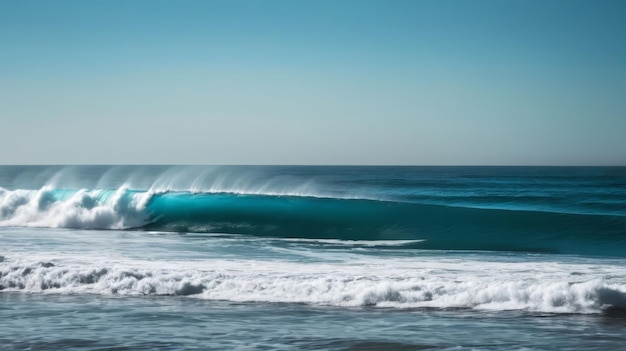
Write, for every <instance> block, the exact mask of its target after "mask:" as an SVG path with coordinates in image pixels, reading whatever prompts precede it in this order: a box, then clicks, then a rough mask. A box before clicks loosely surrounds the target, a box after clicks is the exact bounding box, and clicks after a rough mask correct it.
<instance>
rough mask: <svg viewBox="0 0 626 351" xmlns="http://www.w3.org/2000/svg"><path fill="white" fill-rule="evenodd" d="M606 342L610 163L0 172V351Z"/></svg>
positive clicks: (621, 258) (614, 335)
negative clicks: (558, 165)
mask: <svg viewBox="0 0 626 351" xmlns="http://www.w3.org/2000/svg"><path fill="white" fill-rule="evenodd" d="M60 349H63V350H183V349H190V350H193V349H195V350H207V349H213V350H625V349H626V168H624V167H365V166H364V167H352V166H345V167H335V166H223V167H218V166H0V350H60Z"/></svg>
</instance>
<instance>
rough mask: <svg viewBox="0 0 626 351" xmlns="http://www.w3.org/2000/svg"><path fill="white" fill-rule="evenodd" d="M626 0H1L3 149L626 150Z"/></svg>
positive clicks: (570, 159) (123, 156) (143, 158)
mask: <svg viewBox="0 0 626 351" xmlns="http://www.w3.org/2000/svg"><path fill="white" fill-rule="evenodd" d="M625 18H626V1H619V0H616V1H602V0H595V1H593V0H589V1H577V0H536V1H535V0H523V1H516V0H493V1H481V0H472V1H469V0H457V1H449V0H432V1H421V0H409V1H394V0H385V1H383V0H381V1H367V0H355V1H349V0H333V1H324V0H310V1H293V0H285V1H271V0H266V1H263V0H255V1H230V0H229V1H226V0H224V1H173V0H172V1H155V0H145V1H133V0H123V1H122V0H120V1H116V0H107V1H82V0H76V1H66V0H55V1H29V0H0V150H1V151H0V163H3V164H24V163H26V164H28V163H43V164H57V163H62V164H66V163H70V164H74V163H90V164H99V163H116V164H117V163H177V164H181V163H182V164H198V163H200V164H418V165H419V164H427V165H432V164H435V165H436V164H495V165H500V164H506V165H509V164H521V165H528V164H538V165H626V20H625Z"/></svg>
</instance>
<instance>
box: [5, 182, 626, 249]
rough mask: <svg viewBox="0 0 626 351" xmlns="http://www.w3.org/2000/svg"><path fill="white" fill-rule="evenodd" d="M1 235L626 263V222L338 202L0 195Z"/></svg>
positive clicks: (103, 193)
mask: <svg viewBox="0 0 626 351" xmlns="http://www.w3.org/2000/svg"><path fill="white" fill-rule="evenodd" d="M0 226H15V227H50V228H81V229H127V230H130V229H134V230H157V231H166V232H195V233H229V234H246V235H256V236H271V237H283V238H285V237H290V238H309V239H341V240H415V241H416V242H415V244H413V245H414V246H415V247H416V248H422V249H451V250H454V249H460V250H496V251H497V250H506V251H532V252H551V253H567V254H591V255H609V256H625V255H626V217H624V216H613V215H601V214H597V215H585V214H571V213H570V214H568V213H554V212H539V211H521V210H499V209H478V208H467V207H453V206H442V205H427V204H417V203H406V202H398V201H379V200H367V199H346V198H331V197H311V196H291V195H268V194H235V193H223V192H222V193H211V192H203V193H194V192H182V191H164V192H154V191H136V190H130V189H127V188H125V187H121V188H119V189H114V190H106V189H96V190H85V189H83V190H68V189H55V188H51V187H44V188H41V189H39V190H19V189H18V190H7V189H2V188H0Z"/></svg>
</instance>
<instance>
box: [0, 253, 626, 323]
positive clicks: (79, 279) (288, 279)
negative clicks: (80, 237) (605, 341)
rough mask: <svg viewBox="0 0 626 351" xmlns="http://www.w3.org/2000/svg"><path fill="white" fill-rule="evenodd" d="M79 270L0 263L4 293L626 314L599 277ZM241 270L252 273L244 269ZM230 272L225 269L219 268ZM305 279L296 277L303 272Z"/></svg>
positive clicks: (615, 289)
mask: <svg viewBox="0 0 626 351" xmlns="http://www.w3.org/2000/svg"><path fill="white" fill-rule="evenodd" d="M233 264H234V263H232V262H231V263H228V262H223V261H220V262H217V261H216V262H204V263H203V264H202V265H203V266H207V267H215V268H213V269H206V270H200V269H195V268H189V267H186V266H185V264H182V263H181V264H175V265H172V264H171V262H170V263H169V264H165V265H164V266H163V267H162V268H160V269H154V268H151V267H150V264H149V263H148V262H145V263H142V262H136V264H133V265H130V266H129V265H120V264H96V265H94V264H92V265H87V266H84V265H75V264H62V263H58V262H57V263H54V262H39V261H33V260H15V261H11V260H7V261H5V262H2V263H0V291H21V292H29V293H54V294H84V293H87V294H99V295H124V296H137V295H177V296H192V297H194V298H199V299H206V300H225V301H234V302H282V303H306V304H312V305H327V306H342V307H359V306H371V307H381V308H394V309H411V308H442V309H446V308H470V309H479V310H494V311H499V310H526V311H537V312H549V313H600V312H602V311H603V310H606V309H626V285H624V284H623V283H619V282H610V281H605V280H603V279H599V278H597V277H595V278H594V277H591V278H589V279H586V280H576V279H568V278H566V277H567V276H563V275H557V276H552V277H549V278H546V277H543V278H533V276H532V274H522V273H519V272H518V273H516V274H508V273H507V274H504V273H503V274H498V277H497V279H493V277H490V276H488V275H482V276H481V275H477V274H472V273H468V274H467V275H466V276H464V277H460V276H453V275H454V274H453V275H449V274H445V273H444V274H435V273H433V272H432V271H428V270H422V271H417V272H415V271H411V272H408V271H407V272H400V273H398V272H394V274H391V275H389V276H387V275H385V274H383V273H384V272H382V271H381V270H377V269H367V268H355V267H348V268H338V267H334V269H332V267H331V266H328V265H300V266H298V267H292V265H294V264H293V263H291V264H290V263H285V264H280V265H279V264H275V265H272V264H270V263H263V262H243V263H242V262H239V263H237V264H239V266H233ZM243 266H245V267H246V269H242V268H243ZM219 267H226V268H219ZM299 270H300V271H302V273H293V272H297V271H299Z"/></svg>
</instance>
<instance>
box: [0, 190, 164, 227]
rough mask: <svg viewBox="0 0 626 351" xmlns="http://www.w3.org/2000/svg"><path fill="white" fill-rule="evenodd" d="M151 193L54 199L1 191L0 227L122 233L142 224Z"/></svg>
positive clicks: (88, 193) (85, 193) (86, 193)
mask: <svg viewBox="0 0 626 351" xmlns="http://www.w3.org/2000/svg"><path fill="white" fill-rule="evenodd" d="M151 196H152V193H150V192H137V193H128V192H127V189H126V187H120V188H119V189H117V190H115V191H111V190H85V189H82V190H78V191H69V192H67V196H66V197H65V198H55V196H54V189H52V188H51V187H43V188H41V189H39V190H7V189H3V188H0V226H20V227H49V228H86V229H123V228H133V227H138V226H141V225H143V224H145V222H146V220H147V214H146V212H145V207H146V205H147V203H148V201H149V199H150V197H151Z"/></svg>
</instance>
